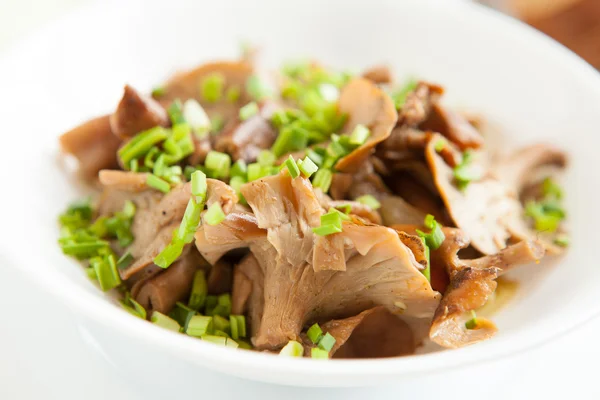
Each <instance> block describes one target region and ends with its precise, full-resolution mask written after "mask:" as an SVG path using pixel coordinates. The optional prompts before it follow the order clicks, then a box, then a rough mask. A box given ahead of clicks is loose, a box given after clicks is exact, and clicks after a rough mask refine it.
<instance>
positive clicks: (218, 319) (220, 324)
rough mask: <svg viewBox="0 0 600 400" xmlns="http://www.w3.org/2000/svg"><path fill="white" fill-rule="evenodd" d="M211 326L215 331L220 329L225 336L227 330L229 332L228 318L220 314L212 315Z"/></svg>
mask: <svg viewBox="0 0 600 400" xmlns="http://www.w3.org/2000/svg"><path fill="white" fill-rule="evenodd" d="M213 326H214V328H215V332H217V331H221V332H223V333H225V336H229V334H228V333H227V332H231V329H230V328H231V324H230V323H229V320H228V319H225V318H224V317H222V316H220V315H215V316H213ZM215 334H216V333H215Z"/></svg>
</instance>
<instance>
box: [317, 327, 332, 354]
mask: <svg viewBox="0 0 600 400" xmlns="http://www.w3.org/2000/svg"><path fill="white" fill-rule="evenodd" d="M334 345H335V338H334V337H333V336H332V335H331V334H330V333H329V332H327V333H326V334H325V335H323V337H322V338H321V340H319V343H318V346H319V348H320V349H323V350H325V351H331V349H332V348H333V346H334Z"/></svg>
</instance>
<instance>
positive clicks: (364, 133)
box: [350, 124, 371, 146]
mask: <svg viewBox="0 0 600 400" xmlns="http://www.w3.org/2000/svg"><path fill="white" fill-rule="evenodd" d="M370 134H371V132H370V131H369V128H367V127H366V126H364V125H362V124H358V125H356V126H355V127H354V130H353V131H352V133H351V134H350V144H352V145H355V146H361V145H363V144H364V143H365V142H366V141H367V139H368V138H369V135H370Z"/></svg>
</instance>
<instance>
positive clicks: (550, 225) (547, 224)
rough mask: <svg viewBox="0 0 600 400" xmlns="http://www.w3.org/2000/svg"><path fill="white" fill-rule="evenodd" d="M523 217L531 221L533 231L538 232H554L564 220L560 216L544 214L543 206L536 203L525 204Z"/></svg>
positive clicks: (549, 213)
mask: <svg viewBox="0 0 600 400" xmlns="http://www.w3.org/2000/svg"><path fill="white" fill-rule="evenodd" d="M525 215H527V216H529V217H531V218H532V219H533V221H534V227H535V229H536V230H537V231H540V232H544V231H548V232H554V231H556V230H557V229H558V226H559V225H560V222H561V221H562V219H563V218H564V216H561V215H560V214H556V213H552V212H546V210H545V209H544V204H543V203H539V202H536V201H529V202H527V204H526V205H525Z"/></svg>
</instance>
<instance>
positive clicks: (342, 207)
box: [335, 204, 352, 215]
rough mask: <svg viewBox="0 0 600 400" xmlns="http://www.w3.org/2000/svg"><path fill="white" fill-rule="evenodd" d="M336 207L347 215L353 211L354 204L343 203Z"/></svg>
mask: <svg viewBox="0 0 600 400" xmlns="http://www.w3.org/2000/svg"><path fill="white" fill-rule="evenodd" d="M335 208H336V210H339V211H341V212H343V213H344V214H346V215H347V214H350V211H352V206H351V205H350V204H341V205H339V206H335Z"/></svg>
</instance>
